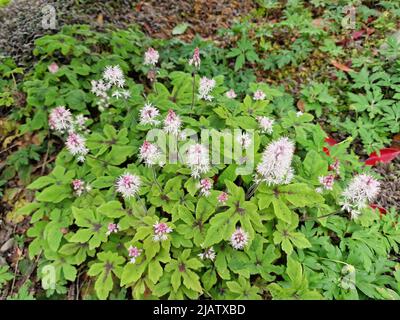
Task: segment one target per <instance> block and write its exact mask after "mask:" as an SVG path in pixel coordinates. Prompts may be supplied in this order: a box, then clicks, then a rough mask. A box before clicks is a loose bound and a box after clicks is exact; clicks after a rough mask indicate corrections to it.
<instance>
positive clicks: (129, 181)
mask: <svg viewBox="0 0 400 320" xmlns="http://www.w3.org/2000/svg"><path fill="white" fill-rule="evenodd" d="M141 185H142V181H141V179H140V177H138V176H136V175H133V174H130V173H125V174H123V175H121V176H120V177H119V178H118V179H117V182H116V189H117V192H119V193H121V194H122V196H123V197H124V198H130V197H133V196H135V195H136V194H137V193H138V192H139V189H140V186H141Z"/></svg>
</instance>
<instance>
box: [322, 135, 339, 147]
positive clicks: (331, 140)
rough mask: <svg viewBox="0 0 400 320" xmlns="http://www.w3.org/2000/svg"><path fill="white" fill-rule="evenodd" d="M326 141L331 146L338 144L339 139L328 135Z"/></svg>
mask: <svg viewBox="0 0 400 320" xmlns="http://www.w3.org/2000/svg"><path fill="white" fill-rule="evenodd" d="M325 142H326V143H327V144H329V145H330V146H334V145H335V144H337V141H336V140H335V139H333V138H331V137H326V138H325Z"/></svg>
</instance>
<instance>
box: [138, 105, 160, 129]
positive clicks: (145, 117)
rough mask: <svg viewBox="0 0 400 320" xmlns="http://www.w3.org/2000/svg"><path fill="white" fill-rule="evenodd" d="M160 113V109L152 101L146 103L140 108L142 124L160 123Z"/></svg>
mask: <svg viewBox="0 0 400 320" xmlns="http://www.w3.org/2000/svg"><path fill="white" fill-rule="evenodd" d="M159 115H160V111H159V110H158V109H157V108H156V107H154V106H153V105H152V104H151V103H146V104H145V105H144V107H143V108H142V109H141V110H140V124H144V125H146V124H150V125H154V126H156V125H158V124H159V123H160V121H159V120H157V119H156V118H157V117H158V116H159Z"/></svg>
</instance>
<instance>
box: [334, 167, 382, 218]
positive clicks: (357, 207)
mask: <svg viewBox="0 0 400 320" xmlns="http://www.w3.org/2000/svg"><path fill="white" fill-rule="evenodd" d="M379 190H380V183H379V182H378V181H377V180H375V179H374V178H373V177H371V176H369V175H366V174H359V175H356V176H355V177H354V178H353V180H351V182H350V184H349V185H348V187H347V188H346V189H345V190H344V191H343V194H342V195H343V198H344V200H343V202H342V205H343V207H342V209H343V210H346V211H348V212H350V213H351V216H352V218H357V217H358V216H359V215H360V213H361V212H360V211H361V210H362V209H363V208H365V207H366V206H367V205H368V204H369V203H370V202H372V201H373V200H374V199H375V198H376V196H377V195H378V193H379Z"/></svg>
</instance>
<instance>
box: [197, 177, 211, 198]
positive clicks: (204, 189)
mask: <svg viewBox="0 0 400 320" xmlns="http://www.w3.org/2000/svg"><path fill="white" fill-rule="evenodd" d="M212 186H213V181H212V180H211V179H209V178H205V179H201V180H200V194H202V195H204V196H206V197H208V196H209V195H210V190H211V189H212Z"/></svg>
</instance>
